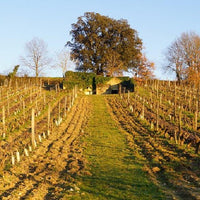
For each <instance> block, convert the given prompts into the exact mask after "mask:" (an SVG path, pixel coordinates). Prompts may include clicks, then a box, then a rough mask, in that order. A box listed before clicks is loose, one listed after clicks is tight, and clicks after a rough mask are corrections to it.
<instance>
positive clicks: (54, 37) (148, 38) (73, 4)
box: [0, 0, 200, 79]
mask: <svg viewBox="0 0 200 200" xmlns="http://www.w3.org/2000/svg"><path fill="white" fill-rule="evenodd" d="M199 8H200V1H199V0H190V1H189V0H187V1H186V0H72V1H68V0H0V73H7V72H9V71H11V70H12V68H13V67H14V65H16V64H20V59H19V58H20V56H23V55H25V52H24V46H25V44H26V43H27V42H28V41H30V40H31V39H32V38H33V37H39V38H41V39H43V40H44V41H45V42H46V43H47V44H48V50H49V53H50V55H51V56H52V57H54V56H55V52H58V51H59V50H61V49H62V48H63V47H64V45H65V44H66V42H67V41H68V40H70V39H71V37H70V35H69V31H70V30H71V24H72V23H75V22H76V21H77V18H78V17H79V16H82V15H83V14H84V13H85V12H98V13H100V14H102V15H106V16H109V17H111V18H115V19H121V18H123V19H127V20H128V23H129V24H130V26H131V27H132V28H134V29H136V30H137V31H138V33H139V37H140V38H141V39H142V40H143V44H144V46H145V52H146V55H147V58H148V59H150V60H151V61H153V62H155V65H156V72H155V74H156V76H157V77H158V78H164V79H167V78H168V76H167V75H166V74H165V73H162V72H161V70H160V69H161V67H162V66H163V65H164V63H165V61H164V52H165V51H166V48H167V47H168V46H169V45H170V44H171V43H172V42H173V41H174V40H175V39H176V38H177V37H179V36H180V35H181V33H183V32H186V31H195V32H196V33H197V34H200V12H199ZM45 73H46V74H45V75H47V76H61V75H62V73H61V71H60V70H56V69H51V70H49V71H46V72H45Z"/></svg>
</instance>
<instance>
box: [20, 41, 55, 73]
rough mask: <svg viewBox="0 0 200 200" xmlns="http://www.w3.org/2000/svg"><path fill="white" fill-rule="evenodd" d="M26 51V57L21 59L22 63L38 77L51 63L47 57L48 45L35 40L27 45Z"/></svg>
mask: <svg viewBox="0 0 200 200" xmlns="http://www.w3.org/2000/svg"><path fill="white" fill-rule="evenodd" d="M25 50H26V56H25V57H21V61H22V63H23V64H24V65H25V66H26V67H28V68H30V69H31V70H33V71H34V72H35V76H36V77H38V76H39V75H40V73H41V71H42V70H44V69H45V68H46V67H47V66H48V65H49V64H50V61H51V60H50V58H48V55H47V54H48V51H47V44H46V43H45V42H44V41H43V40H41V39H39V38H33V39H32V40H31V41H30V42H28V43H27V44H26V46H25Z"/></svg>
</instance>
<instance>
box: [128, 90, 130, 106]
mask: <svg viewBox="0 0 200 200" xmlns="http://www.w3.org/2000/svg"><path fill="white" fill-rule="evenodd" d="M129 103H130V91H129V90H128V104H129Z"/></svg>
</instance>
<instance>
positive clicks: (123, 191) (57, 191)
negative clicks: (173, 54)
mask: <svg viewBox="0 0 200 200" xmlns="http://www.w3.org/2000/svg"><path fill="white" fill-rule="evenodd" d="M122 91H123V92H121V91H120V92H119V94H116V95H101V96H98V95H93V96H85V95H83V94H82V93H81V92H80V91H79V89H78V88H77V87H74V88H73V89H70V90H61V89H60V87H59V86H58V85H56V86H55V89H53V90H48V89H47V88H46V87H45V86H44V82H42V81H37V82H36V81H34V80H31V79H29V80H27V81H24V80H23V81H22V80H21V81H18V82H16V83H13V84H12V85H10V84H3V85H2V86H1V87H0V120H1V121H0V126H1V127H0V136H1V137H0V199H133V197H134V199H200V189H199V188H200V187H199V186H200V170H199V165H200V158H199V145H200V130H199V127H200V104H199V92H200V91H199V90H198V89H196V88H195V87H194V86H190V85H187V84H182V85H178V84H177V83H175V82H168V81H157V80H154V81H146V82H144V83H138V84H137V87H136V88H135V92H133V93H130V92H129V91H128V90H127V91H126V89H125V88H122ZM106 134H107V135H106ZM97 144H98V145H97ZM119 148H120V149H121V150H120V153H119ZM102 152H104V153H103V154H102ZM102 157H103V159H104V160H102ZM125 158H126V159H125ZM127 158H129V159H127ZM110 160H112V162H111V163H110ZM125 160H126V162H125ZM115 163H118V164H116V165H114V164H115ZM127 163H129V164H127ZM97 165H98V166H99V167H97ZM136 165H137V168H138V170H139V171H140V173H137V172H136V171H135V168H136ZM107 166H109V167H107ZM122 166H123V167H122ZM123 169H127V171H124V172H123V173H124V174H122V171H123ZM112 171H113V173H111V172H112ZM119 174H120V176H119ZM108 175H110V176H111V175H112V177H111V178H110V180H109V179H106V178H105V177H108ZM119 177H123V180H124V185H123V184H121V185H120V186H119V185H117V184H119V183H117V181H115V179H118V180H119V182H123V180H121V179H120V178H119ZM138 177H140V178H138ZM144 177H145V178H144ZM127 178H129V179H127ZM137 178H138V179H139V180H140V187H141V188H138V189H137V190H136V189H135V188H137V187H138V186H137V184H138V179H137ZM136 179H137V180H136ZM95 180H96V182H95ZM106 180H107V181H106ZM125 180H127V183H125V182H126V181H125ZM112 184H113V185H112ZM125 184H126V188H125ZM94 185H95V187H96V188H94ZM102 185H103V186H104V187H103V186H102ZM102 188H104V189H102ZM116 188H117V189H116ZM127 188H128V189H127ZM93 190H94V191H95V192H93V194H92V191H93ZM138 190H141V191H142V193H139V192H138ZM136 194H137V195H136Z"/></svg>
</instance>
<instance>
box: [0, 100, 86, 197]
mask: <svg viewBox="0 0 200 200" xmlns="http://www.w3.org/2000/svg"><path fill="white" fill-rule="evenodd" d="M86 105H87V103H86V101H85V99H81V101H80V102H79V104H77V105H75V106H74V107H73V108H72V111H71V113H70V114H69V116H68V117H67V119H66V121H65V122H63V124H62V125H61V126H60V127H58V131H57V133H53V134H52V135H50V137H49V139H48V140H45V141H44V142H43V143H42V144H41V146H39V147H38V149H36V151H35V152H34V155H33V156H32V157H29V158H27V159H26V160H25V161H24V162H21V163H20V164H19V166H16V167H14V168H13V169H12V172H11V173H12V174H13V175H14V174H15V176H18V175H19V174H18V173H20V174H21V175H22V177H21V178H19V179H18V181H17V182H16V184H15V185H14V187H11V188H9V189H7V190H5V191H4V192H3V193H2V194H1V195H0V197H2V198H3V199H45V198H46V199H48V196H49V194H51V195H53V196H59V195H58V193H60V192H61V191H63V187H62V182H63V184H64V183H65V184H66V181H69V180H65V179H63V180H62V181H61V182H60V179H61V178H60V174H62V173H63V171H65V167H66V166H67V165H68V163H67V162H68V161H67V160H66V159H67V158H68V157H69V155H68V154H69V152H70V145H73V141H74V140H75V139H76V138H77V137H78V136H79V134H80V133H81V130H80V129H81V127H82V124H83V122H84V120H85V118H84V115H85V112H86V110H87V106H86ZM22 166H23V167H24V168H23V170H21V171H20V167H22ZM52 188H54V192H52V190H53V189H52ZM64 189H66V188H64ZM45 196H46V197H45ZM53 196H52V198H51V199H54V197H53ZM56 198H57V197H56Z"/></svg>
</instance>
